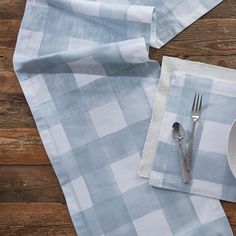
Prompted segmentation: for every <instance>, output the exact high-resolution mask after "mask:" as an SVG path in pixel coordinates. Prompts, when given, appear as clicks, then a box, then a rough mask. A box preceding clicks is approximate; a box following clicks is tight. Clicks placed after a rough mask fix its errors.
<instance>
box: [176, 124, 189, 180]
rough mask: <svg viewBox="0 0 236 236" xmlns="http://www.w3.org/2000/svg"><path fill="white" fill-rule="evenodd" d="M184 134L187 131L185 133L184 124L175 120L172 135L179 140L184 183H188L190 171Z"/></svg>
mask: <svg viewBox="0 0 236 236" xmlns="http://www.w3.org/2000/svg"><path fill="white" fill-rule="evenodd" d="M184 134H185V133H184V128H183V126H182V125H181V124H180V123H178V122H175V123H174V124H173V126H172V135H173V138H174V139H175V140H176V141H177V143H178V146H179V150H180V164H181V178H182V182H183V183H184V184H187V183H188V182H189V173H188V171H187V167H186V162H185V156H184V151H183V147H182V141H183V139H184Z"/></svg>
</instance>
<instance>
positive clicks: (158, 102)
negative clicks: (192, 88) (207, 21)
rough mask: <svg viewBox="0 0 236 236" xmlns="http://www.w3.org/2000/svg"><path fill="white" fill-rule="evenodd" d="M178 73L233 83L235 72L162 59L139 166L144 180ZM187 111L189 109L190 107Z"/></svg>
mask: <svg viewBox="0 0 236 236" xmlns="http://www.w3.org/2000/svg"><path fill="white" fill-rule="evenodd" d="M178 71H180V72H184V73H187V74H194V75H198V76H200V77H210V78H214V79H219V80H224V81H226V82H235V77H236V73H235V70H232V69H227V68H223V67H219V66H213V65H208V64H204V63H199V62H193V61H187V60H181V59H178V58H173V57H163V60H162V68H161V76H160V82H159V85H158V89H157V91H156V95H155V101H154V107H153V114H152V119H151V123H150V127H149V129H148V134H147V138H146V140H145V145H144V151H143V155H142V159H141V162H140V166H139V175H140V176H142V177H144V178H149V177H150V173H151V170H152V167H153V163H154V161H155V158H156V149H157V145H158V140H159V135H160V129H161V125H162V121H163V117H164V113H165V108H166V101H167V98H168V93H169V89H170V84H171V79H172V76H173V74H174V72H178ZM192 99H193V98H192ZM192 99H191V102H192ZM188 109H191V106H190V108H188Z"/></svg>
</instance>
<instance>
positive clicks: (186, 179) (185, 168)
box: [179, 142, 189, 184]
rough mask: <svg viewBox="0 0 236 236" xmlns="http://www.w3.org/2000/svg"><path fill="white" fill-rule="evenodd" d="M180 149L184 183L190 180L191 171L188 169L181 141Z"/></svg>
mask: <svg viewBox="0 0 236 236" xmlns="http://www.w3.org/2000/svg"><path fill="white" fill-rule="evenodd" d="M179 151H180V165H181V168H180V169H181V178H182V182H183V183H184V184H187V183H188V182H189V173H188V171H187V167H186V162H185V155H184V151H183V147H182V143H181V142H179Z"/></svg>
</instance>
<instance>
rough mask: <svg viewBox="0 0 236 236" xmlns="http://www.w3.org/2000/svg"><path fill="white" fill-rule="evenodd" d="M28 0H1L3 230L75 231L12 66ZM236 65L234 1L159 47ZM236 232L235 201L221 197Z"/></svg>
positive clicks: (154, 54) (0, 228)
mask: <svg viewBox="0 0 236 236" xmlns="http://www.w3.org/2000/svg"><path fill="white" fill-rule="evenodd" d="M24 5H25V0H0V117H1V119H0V235H24V236H25V235H40V236H41V235H57V236H58V235H75V231H74V228H73V225H72V222H71V220H70V217H69V214H68V211H67V207H66V204H65V199H64V197H63V194H62V191H61V189H60V186H59V184H58V181H57V178H56V176H55V174H54V171H53V169H52V166H51V165H50V163H49V160H48V158H47V155H46V153H45V151H44V148H43V146H42V143H41V141H40V138H39V135H38V132H37V130H36V127H35V123H34V120H33V118H32V115H31V113H30V110H29V107H28V105H27V103H26V101H25V98H24V96H23V94H22V91H21V88H20V86H19V84H18V82H17V79H16V76H15V74H14V71H13V67H12V55H13V52H14V47H15V43H16V36H17V33H18V30H19V26H20V22H21V19H22V16H23V12H24ZM163 55H169V56H175V57H179V58H185V59H190V60H196V61H201V62H206V63H211V64H215V65H221V66H225V67H229V68H234V69H236V1H235V0H225V1H224V2H223V3H222V4H221V5H219V6H218V7H216V8H215V9H214V10H212V11H211V12H209V13H208V14H207V15H205V16H204V17H202V18H201V19H199V20H198V21H197V22H195V23H194V24H193V25H191V26H190V27H189V28H188V29H186V30H185V31H184V32H183V33H181V34H180V35H178V36H177V37H176V38H175V39H174V40H172V41H171V42H170V43H168V44H167V45H166V46H165V47H163V48H162V49H161V50H154V49H151V51H150V56H151V58H152V59H156V60H158V61H160V62H161V58H162V56H163ZM222 204H223V207H224V209H225V212H226V214H227V216H228V218H229V221H230V224H231V226H232V228H233V231H234V233H235V235H236V204H233V203H226V202H222Z"/></svg>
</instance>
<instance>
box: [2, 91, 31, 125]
mask: <svg viewBox="0 0 236 236" xmlns="http://www.w3.org/2000/svg"><path fill="white" fill-rule="evenodd" d="M0 104H1V106H0V116H1V119H0V129H5V128H7V129H19V128H35V123H34V120H33V117H32V115H31V112H30V109H29V107H28V105H27V103H26V101H25V98H24V96H23V94H15V93H5V94H4V93H0Z"/></svg>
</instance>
